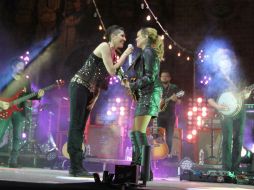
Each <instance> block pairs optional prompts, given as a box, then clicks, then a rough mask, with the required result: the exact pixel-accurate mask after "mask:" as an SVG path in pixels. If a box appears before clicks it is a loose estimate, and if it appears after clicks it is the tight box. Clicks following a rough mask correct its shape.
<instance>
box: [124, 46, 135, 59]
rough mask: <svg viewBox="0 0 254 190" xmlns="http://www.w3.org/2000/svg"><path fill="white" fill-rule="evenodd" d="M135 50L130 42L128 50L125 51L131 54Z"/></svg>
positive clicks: (126, 53)
mask: <svg viewBox="0 0 254 190" xmlns="http://www.w3.org/2000/svg"><path fill="white" fill-rule="evenodd" d="M133 50H134V47H133V45H132V44H128V47H127V48H126V50H125V51H124V52H123V53H124V54H125V55H127V56H128V55H130V54H131V53H132V52H133Z"/></svg>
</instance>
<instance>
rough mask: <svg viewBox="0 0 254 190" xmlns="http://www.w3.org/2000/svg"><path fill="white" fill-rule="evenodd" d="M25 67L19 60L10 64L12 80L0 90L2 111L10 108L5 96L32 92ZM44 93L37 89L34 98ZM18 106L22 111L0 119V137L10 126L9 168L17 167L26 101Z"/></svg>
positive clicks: (0, 137)
mask: <svg viewBox="0 0 254 190" xmlns="http://www.w3.org/2000/svg"><path fill="white" fill-rule="evenodd" d="M24 69H25V63H24V62H22V61H19V62H18V63H16V62H15V63H14V64H13V65H12V70H13V73H12V78H13V80H12V82H11V83H10V85H6V86H5V87H3V88H2V90H1V95H0V97H1V100H0V108H1V110H2V111H4V110H8V109H11V105H10V103H9V102H7V101H4V100H5V98H10V97H13V96H15V95H17V94H18V93H20V97H22V96H24V95H27V94H30V93H32V91H31V86H30V80H29V78H28V77H26V76H25V74H24V73H23V71H24ZM43 95H44V90H39V92H38V96H37V97H35V98H34V99H39V98H41V97H42V96H43ZM18 107H19V108H22V111H20V112H19V111H14V112H13V113H12V115H11V116H10V117H9V118H7V119H0V139H2V138H3V136H4V134H5V131H6V129H7V128H8V126H12V127H11V129H12V140H11V142H12V146H11V152H10V156H9V160H8V166H9V167H11V168H17V167H18V166H19V165H18V157H19V151H20V142H21V132H22V128H23V125H24V121H25V109H26V102H23V103H21V104H19V105H18Z"/></svg>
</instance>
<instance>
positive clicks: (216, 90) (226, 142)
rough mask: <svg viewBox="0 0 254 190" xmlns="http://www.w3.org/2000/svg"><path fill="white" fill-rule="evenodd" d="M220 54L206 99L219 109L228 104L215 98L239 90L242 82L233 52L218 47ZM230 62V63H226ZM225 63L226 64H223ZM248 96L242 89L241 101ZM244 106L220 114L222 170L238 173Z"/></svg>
mask: <svg viewBox="0 0 254 190" xmlns="http://www.w3.org/2000/svg"><path fill="white" fill-rule="evenodd" d="M216 54H217V55H218V54H220V59H217V61H218V64H217V70H216V72H215V73H214V76H212V81H211V83H210V84H208V89H207V99H208V103H209V105H210V106H212V107H213V108H215V109H216V110H218V112H219V113H221V111H227V110H229V109H230V107H229V106H228V104H219V103H218V102H216V100H217V99H218V98H219V96H220V95H221V94H222V93H223V92H225V91H229V92H239V91H240V89H241V87H242V84H241V82H242V81H241V80H240V79H239V77H238V76H239V75H240V74H239V72H237V73H236V71H239V69H238V68H237V60H236V57H235V54H234V53H233V52H232V51H230V50H229V49H219V50H218V51H217V53H216ZM228 63H230V65H228ZM225 64H227V65H225ZM249 96H250V91H248V90H247V89H246V90H243V91H242V97H241V98H242V99H243V101H244V100H245V99H247V98H248V97H249ZM245 118H246V114H245V110H244V106H243V107H242V108H241V110H240V111H239V113H238V114H237V115H236V116H235V117H230V116H223V114H221V126H222V135H223V140H222V166H223V169H224V170H227V171H232V172H234V173H236V174H239V173H240V170H239V165H240V160H241V150H242V144H243V129H244V125H245Z"/></svg>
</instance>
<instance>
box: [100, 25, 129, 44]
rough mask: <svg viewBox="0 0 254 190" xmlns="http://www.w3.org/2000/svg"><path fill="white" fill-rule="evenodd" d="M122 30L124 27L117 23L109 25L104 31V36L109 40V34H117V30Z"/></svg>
mask: <svg viewBox="0 0 254 190" xmlns="http://www.w3.org/2000/svg"><path fill="white" fill-rule="evenodd" d="M119 30H121V31H124V28H123V27H121V26H118V25H112V26H109V27H108V28H107V30H106V32H105V37H106V40H107V41H110V40H111V34H118V31H119Z"/></svg>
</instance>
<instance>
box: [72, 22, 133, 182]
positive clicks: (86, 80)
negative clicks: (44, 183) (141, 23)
mask: <svg viewBox="0 0 254 190" xmlns="http://www.w3.org/2000/svg"><path fill="white" fill-rule="evenodd" d="M106 38H107V40H108V42H102V43H100V44H99V45H98V46H97V47H96V48H95V50H94V51H93V52H92V53H91V54H90V56H89V57H88V59H87V60H86V61H85V62H84V65H83V66H82V68H81V69H80V70H79V71H78V72H77V73H76V74H75V75H74V76H73V78H72V79H71V81H70V84H69V94H70V127H69V132H68V146H67V151H68V153H69V156H70V168H69V174H70V175H72V176H75V177H76V176H86V175H88V172H87V171H86V170H85V169H84V167H83V164H82V161H83V150H82V142H83V140H84V139H83V136H84V130H85V126H86V122H87V119H88V116H89V114H90V112H91V109H92V108H93V106H94V104H95V102H96V100H97V98H98V96H99V93H100V90H101V89H102V90H107V88H108V81H109V78H110V76H111V75H114V74H115V73H116V70H117V69H118V68H119V67H120V66H121V65H122V64H123V63H124V61H125V59H126V58H127V57H128V55H129V54H130V53H131V52H132V50H133V48H132V47H130V46H129V47H128V48H127V49H126V50H125V51H124V52H123V54H122V55H121V57H120V58H119V59H118V61H116V59H115V57H116V54H115V50H116V49H118V48H123V46H124V43H125V41H126V38H125V33H124V30H123V28H122V27H119V26H117V25H113V26H110V27H109V28H108V29H107V31H106Z"/></svg>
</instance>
